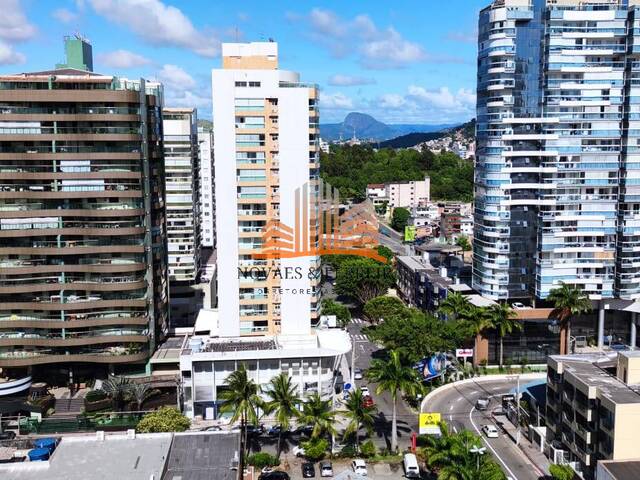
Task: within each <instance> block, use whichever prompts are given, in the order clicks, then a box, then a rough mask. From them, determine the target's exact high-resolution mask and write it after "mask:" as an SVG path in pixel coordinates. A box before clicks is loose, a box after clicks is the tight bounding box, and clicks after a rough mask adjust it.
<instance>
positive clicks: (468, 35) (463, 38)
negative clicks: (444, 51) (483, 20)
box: [446, 31, 478, 44]
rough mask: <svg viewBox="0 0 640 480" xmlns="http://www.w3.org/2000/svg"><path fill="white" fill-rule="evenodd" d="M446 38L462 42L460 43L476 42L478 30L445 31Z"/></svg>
mask: <svg viewBox="0 0 640 480" xmlns="http://www.w3.org/2000/svg"><path fill="white" fill-rule="evenodd" d="M446 38H447V40H451V41H453V42H462V43H474V44H475V43H477V42H478V32H477V31H470V32H449V33H447V37H446Z"/></svg>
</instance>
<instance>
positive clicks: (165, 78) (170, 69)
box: [158, 64, 196, 90]
mask: <svg viewBox="0 0 640 480" xmlns="http://www.w3.org/2000/svg"><path fill="white" fill-rule="evenodd" d="M158 79H159V80H160V81H161V82H162V83H163V84H165V85H166V86H168V87H170V88H175V89H176V90H189V89H191V88H193V87H195V86H196V81H195V80H194V79H193V77H192V76H191V75H189V74H188V73H187V72H185V71H184V70H183V69H182V68H180V67H179V66H177V65H170V64H167V65H163V66H162V69H161V70H160V72H159V73H158Z"/></svg>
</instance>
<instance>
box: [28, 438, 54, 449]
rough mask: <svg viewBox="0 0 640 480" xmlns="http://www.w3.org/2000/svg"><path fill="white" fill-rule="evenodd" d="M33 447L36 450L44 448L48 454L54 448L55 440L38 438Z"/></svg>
mask: <svg viewBox="0 0 640 480" xmlns="http://www.w3.org/2000/svg"><path fill="white" fill-rule="evenodd" d="M33 446H34V447H36V448H46V449H47V450H48V451H49V452H53V450H54V449H55V448H56V439H55V438H38V439H37V440H34V441H33Z"/></svg>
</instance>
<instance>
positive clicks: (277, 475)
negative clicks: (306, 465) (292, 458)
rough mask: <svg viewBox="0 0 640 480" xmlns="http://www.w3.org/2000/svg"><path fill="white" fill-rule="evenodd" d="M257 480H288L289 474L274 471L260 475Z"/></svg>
mask: <svg viewBox="0 0 640 480" xmlns="http://www.w3.org/2000/svg"><path fill="white" fill-rule="evenodd" d="M258 480H289V474H288V473H287V472H282V471H280V470H274V471H272V472H267V473H263V474H261V475H260V476H259V477H258Z"/></svg>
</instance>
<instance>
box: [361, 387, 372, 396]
mask: <svg viewBox="0 0 640 480" xmlns="http://www.w3.org/2000/svg"><path fill="white" fill-rule="evenodd" d="M360 392H361V393H362V396H363V397H370V396H371V392H370V391H369V387H360Z"/></svg>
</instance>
